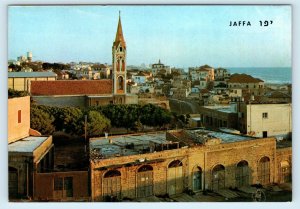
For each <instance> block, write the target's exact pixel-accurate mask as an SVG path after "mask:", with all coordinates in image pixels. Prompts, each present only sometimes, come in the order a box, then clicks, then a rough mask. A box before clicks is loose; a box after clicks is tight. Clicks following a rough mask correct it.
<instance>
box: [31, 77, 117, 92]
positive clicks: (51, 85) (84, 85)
mask: <svg viewBox="0 0 300 209" xmlns="http://www.w3.org/2000/svg"><path fill="white" fill-rule="evenodd" d="M112 86H113V83H112V80H109V79H105V80H96V81H93V80H67V81H65V80H64V81H32V82H31V95H35V96H38V95H99V94H112V91H113V88H112Z"/></svg>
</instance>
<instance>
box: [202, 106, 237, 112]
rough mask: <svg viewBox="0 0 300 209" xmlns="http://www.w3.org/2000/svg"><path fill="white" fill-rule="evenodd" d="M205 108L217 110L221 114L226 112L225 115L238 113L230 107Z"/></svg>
mask: <svg viewBox="0 0 300 209" xmlns="http://www.w3.org/2000/svg"><path fill="white" fill-rule="evenodd" d="M204 108H208V109H212V110H217V111H219V112H225V113H236V112H235V111H234V110H233V109H232V108H231V106H229V105H215V106H204Z"/></svg>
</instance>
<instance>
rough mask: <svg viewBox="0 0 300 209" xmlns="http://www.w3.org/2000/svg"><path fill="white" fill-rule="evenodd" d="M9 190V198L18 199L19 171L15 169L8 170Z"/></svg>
mask: <svg viewBox="0 0 300 209" xmlns="http://www.w3.org/2000/svg"><path fill="white" fill-rule="evenodd" d="M8 172H9V173H8V190H9V198H10V199H11V198H16V197H18V170H17V169H16V168H13V167H9V168H8Z"/></svg>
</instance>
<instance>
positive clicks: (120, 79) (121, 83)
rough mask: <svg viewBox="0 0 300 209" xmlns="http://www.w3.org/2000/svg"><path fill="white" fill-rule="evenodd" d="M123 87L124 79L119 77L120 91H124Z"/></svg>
mask: <svg viewBox="0 0 300 209" xmlns="http://www.w3.org/2000/svg"><path fill="white" fill-rule="evenodd" d="M123 85H124V81H123V77H122V76H119V77H118V89H119V90H123V89H124V88H123Z"/></svg>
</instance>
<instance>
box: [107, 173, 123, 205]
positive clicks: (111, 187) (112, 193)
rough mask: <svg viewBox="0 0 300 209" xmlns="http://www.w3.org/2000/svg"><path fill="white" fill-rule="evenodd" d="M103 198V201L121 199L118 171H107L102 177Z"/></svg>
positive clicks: (119, 174)
mask: <svg viewBox="0 0 300 209" xmlns="http://www.w3.org/2000/svg"><path fill="white" fill-rule="evenodd" d="M103 197H104V200H105V201H114V200H117V199H120V198H121V173H120V171H118V170H110V171H107V172H106V173H105V174H104V176H103Z"/></svg>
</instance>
